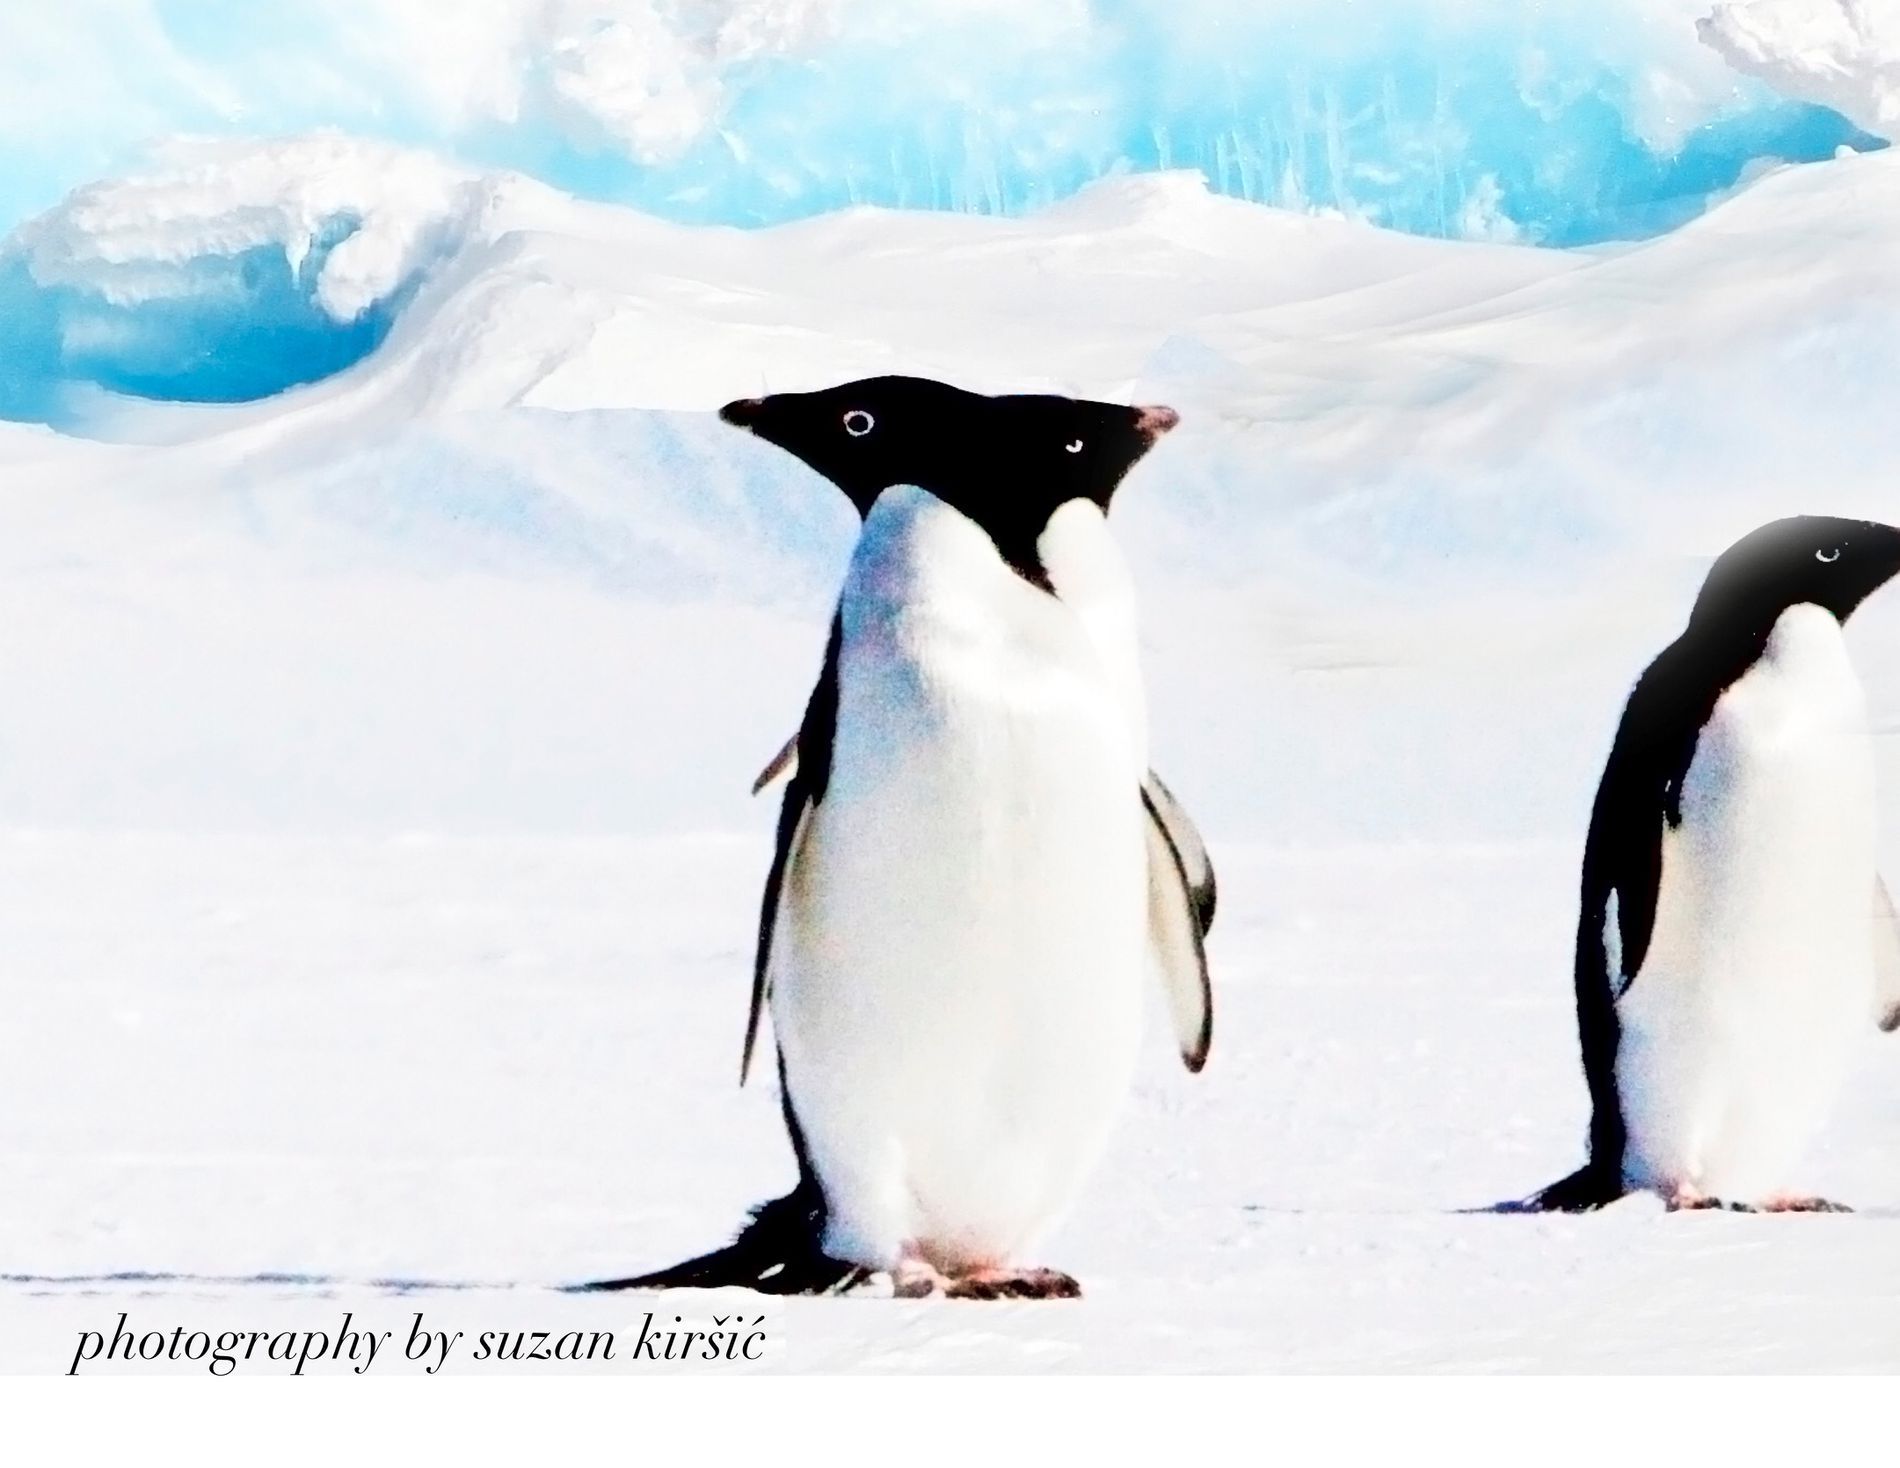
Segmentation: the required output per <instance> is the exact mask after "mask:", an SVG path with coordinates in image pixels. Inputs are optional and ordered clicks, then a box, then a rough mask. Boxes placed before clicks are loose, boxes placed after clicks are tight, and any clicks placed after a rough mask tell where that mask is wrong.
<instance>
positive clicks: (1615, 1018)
mask: <svg viewBox="0 0 1900 1468" xmlns="http://www.w3.org/2000/svg"><path fill="white" fill-rule="evenodd" d="M1896 571H1900V529H1895V528H1894V527H1892V526H1888V525H1882V524H1877V523H1873V522H1869V521H1860V520H1843V519H1834V518H1828V517H1822V516H1798V517H1795V518H1792V519H1785V520H1777V521H1775V522H1773V523H1772V524H1769V525H1764V526H1762V527H1761V528H1760V529H1758V530H1755V531H1753V532H1751V533H1750V534H1748V535H1747V536H1744V537H1743V538H1742V539H1741V540H1740V541H1738V542H1736V544H1735V545H1733V546H1731V547H1730V548H1729V549H1728V550H1727V551H1725V552H1723V554H1722V555H1721V556H1719V557H1718V558H1717V559H1716V561H1715V563H1714V565H1713V566H1712V567H1711V569H1710V571H1709V574H1708V577H1707V579H1706V580H1705V581H1704V583H1703V586H1702V589H1701V591H1700V593H1699V594H1698V595H1697V597H1696V600H1695V603H1694V606H1693V608H1692V609H1691V611H1690V614H1689V621H1688V626H1687V627H1686V628H1685V629H1684V631H1683V633H1682V635H1681V636H1680V637H1678V638H1677V639H1676V640H1675V641H1674V642H1673V643H1671V644H1670V645H1669V646H1668V647H1666V648H1665V649H1664V650H1663V651H1662V653H1661V654H1660V655H1658V656H1657V658H1656V659H1655V661H1654V662H1652V663H1651V664H1650V665H1649V667H1648V669H1647V670H1646V671H1645V672H1644V673H1643V675H1642V677H1641V678H1640V679H1639V680H1638V681H1637V683H1636V685H1635V688H1634V690H1633V691H1632V692H1631V694H1630V696H1629V700H1628V703H1627V705H1626V706H1625V708H1624V710H1623V716H1622V721H1621V723H1620V725H1619V726H1618V729H1617V732H1616V737H1615V740H1614V743H1613V745H1612V747H1611V750H1610V755H1609V760H1608V762H1607V764H1606V765H1605V768H1604V771H1603V777H1602V781H1601V783H1600V785H1599V787H1598V790H1597V796H1596V802H1595V805H1594V807H1593V809H1592V812H1591V817H1590V827H1589V834H1588V837H1587V838H1586V841H1585V845H1584V853H1583V870H1582V880H1581V902H1580V908H1579V918H1578V924H1577V942H1576V963H1575V982H1576V1003H1577V1025H1578V1033H1579V1037H1580V1040H1581V1045H1582V1057H1583V1070H1584V1076H1585V1079H1586V1081H1587V1083H1588V1087H1589V1093H1590V1100H1591V1107H1592V1113H1591V1121H1590V1134H1589V1159H1588V1161H1587V1162H1586V1163H1585V1164H1584V1166H1583V1167H1582V1168H1581V1169H1579V1170H1578V1171H1577V1172H1575V1173H1573V1174H1571V1175H1570V1176H1569V1177H1566V1178H1564V1179H1562V1180H1561V1181H1559V1182H1557V1183H1553V1184H1552V1185H1551V1186H1549V1187H1547V1188H1545V1189H1543V1190H1542V1191H1541V1192H1539V1193H1536V1194H1534V1195H1532V1196H1531V1197H1530V1198H1528V1199H1525V1200H1524V1202H1523V1203H1522V1204H1521V1205H1517V1206H1520V1207H1524V1208H1529V1209H1533V1210H1541V1209H1556V1210H1563V1211H1568V1212H1580V1211H1585V1210H1588V1209H1593V1208H1598V1207H1602V1206H1604V1205H1606V1204H1608V1203H1611V1202H1613V1201H1615V1200H1616V1199H1618V1198H1620V1197H1622V1196H1624V1195H1625V1194H1626V1193H1628V1192H1632V1191H1648V1192H1654V1193H1656V1194H1659V1195H1660V1196H1661V1197H1662V1198H1663V1199H1664V1201H1665V1202H1666V1203H1667V1205H1668V1206H1669V1207H1670V1208H1671V1209H1672V1210H1673V1209H1682V1208H1710V1207H1729V1208H1733V1209H1737V1210H1742V1211H1757V1210H1761V1211H1777V1212H1780V1211H1800V1212H1833V1211H1843V1210H1841V1208H1840V1205H1838V1204H1836V1203H1833V1202H1830V1201H1829V1200H1827V1199H1824V1198H1819V1197H1815V1196H1813V1195H1812V1194H1809V1193H1807V1192H1804V1191H1802V1190H1801V1189H1800V1188H1799V1187H1798V1186H1797V1185H1796V1183H1795V1178H1796V1176H1797V1173H1798V1169H1799V1167H1800V1164H1801V1162H1802V1158H1803V1155H1804V1153H1805V1151H1806V1149H1807V1147H1808V1145H1809V1144H1810V1142H1811V1141H1812V1140H1813V1138H1814V1136H1815V1135H1816V1134H1817V1132H1818V1131H1819V1130H1820V1128H1821V1126H1822V1124H1823V1122H1824V1121H1825V1119H1826V1116H1827V1114H1828V1112H1829V1110H1830V1109H1831V1107H1832V1105H1833V1103H1834V1102H1835V1101H1836V1099H1837V1098H1838V1095H1839V1093H1840V1091H1841V1089H1842V1086H1843V1084H1844V1083H1845V1080H1846V1077H1847V1072H1848V1069H1849V1064H1850V1058H1851V1051H1852V1049H1853V1047H1854V1044H1855V1042H1856V1040H1857V1039H1858V1036H1859V1035H1860V1033H1861V1032H1862V1029H1863V1027H1864V1026H1866V1025H1867V1024H1868V1023H1869V1022H1870V1020H1871V1021H1873V1022H1875V1023H1877V1024H1878V1025H1879V1026H1880V1027H1881V1028H1882V1029H1885V1030H1892V1029H1894V1028H1896V1027H1897V1026H1900V926H1897V925H1896V922H1895V917H1894V909H1893V903H1892V900H1891V899H1890V898H1889V896H1888V895H1887V891H1886V887H1885V885H1884V884H1883V883H1882V882H1881V880H1880V878H1879V876H1878V874H1877V873H1876V871H1875V851H1874V846H1875V831H1874V773H1873V745H1872V738H1871V734H1870V731H1869V727H1868V721H1867V712H1866V704H1865V699H1864V696H1863V694H1862V690H1861V685H1860V681H1859V679H1858V678H1857V676H1856V675H1855V672H1854V668H1853V664H1852V662H1851V661H1850V659H1849V657H1848V654H1847V646H1846V642H1845V640H1844V637H1843V627H1844V624H1845V623H1846V621H1847V619H1848V618H1849V617H1850V616H1851V615H1852V614H1853V612H1854V610H1855V608H1856V607H1858V606H1859V605H1860V604H1861V602H1862V601H1863V600H1864V599H1865V598H1866V597H1867V596H1869V595H1870V594H1871V593H1872V592H1874V591H1875V590H1877V589H1878V588H1879V587H1880V586H1881V585H1883V584H1884V583H1885V582H1886V581H1887V580H1888V579H1889V578H1890V577H1892V576H1893V575H1894V573H1895V572H1896Z"/></svg>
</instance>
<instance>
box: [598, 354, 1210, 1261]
mask: <svg viewBox="0 0 1900 1468" xmlns="http://www.w3.org/2000/svg"><path fill="white" fill-rule="evenodd" d="M725 416H726V417H727V419H728V420H729V421H737V422H740V423H742V424H743V425H744V426H746V427H749V428H750V429H751V430H752V431H753V432H755V433H758V434H759V435H760V436H762V437H765V438H767V439H769V440H770V441H772V442H774V443H777V444H780V445H781V446H783V447H786V448H787V449H789V450H791V451H792V452H794V453H796V454H798V456H799V457H801V458H803V459H804V460H805V461H806V462H807V463H809V464H811V465H812V466H813V467H815V468H817V469H819V470H820V472H822V473H825V474H826V475H827V477H829V478H831V479H832V480H833V482H834V483H837V484H838V485H839V486H840V487H841V488H843V489H844V490H845V492H846V493H847V494H850V495H851V496H852V498H853V500H854V502H857V503H858V504H859V506H860V509H861V510H862V511H863V512H864V526H863V530H862V533H861V535H860V537H859V540H858V544H857V547H856V550H855V551H854V553H853V556H852V560H851V565H850V569H849V571H848V572H847V575H846V579H845V584H844V589H843V592H842V594H841V596H840V599H839V604H838V609H837V614H836V616H835V618H834V620H833V623H832V628H831V633H830V638H829V642H828V645H827V648H826V652H825V658H824V666H823V672H822V673H821V675H820V677H819V680H818V684H817V686H816V688H815V689H814V690H813V693H812V696H811V699H810V703H809V705H808V707H807V710H806V713H805V718H804V721H803V723H802V725H801V727H800V729H799V734H798V739H797V744H798V758H797V763H796V766H795V768H793V769H792V772H791V776H790V780H789V782H788V786H787V790H786V794H785V799H784V805H783V807H782V810H781V814H780V819H779V823H778V840H777V847H776V851H775V854H774V858H773V862H772V867H771V871H770V873H769V875H768V878H767V883H766V890H765V895H764V899H763V902H762V904H761V915H760V924H759V943H758V950H757V957H756V961H755V965H754V994H753V1007H754V1013H753V1019H752V1024H751V1026H750V1028H749V1034H748V1050H749V1049H750V1044H751V1033H752V1032H755V1031H756V1026H757V1019H758V1012H759V1010H760V1009H761V1007H763V1006H764V1005H767V1004H769V1006H770V1010H771V1014H772V1020H773V1031H774V1035H775V1037H776V1040H777V1045H778V1060H779V1073H780V1081H781V1090H782V1095H783V1104H784V1112H785V1121H786V1126H787V1130H788V1131H789V1133H790V1135H791V1140H792V1145H793V1150H794V1152H795V1154H796V1156H797V1161H798V1167H799V1180H798V1183H797V1186H796V1187H795V1188H794V1189H793V1191H792V1192H791V1193H790V1194H788V1195H787V1196H786V1197H783V1198H780V1199H777V1200H775V1201H773V1202H771V1203H768V1204H766V1205H764V1206H763V1207H762V1208H760V1209H759V1210H758V1211H757V1212H756V1213H755V1214H754V1216H753V1219H752V1221H751V1223H750V1224H749V1225H748V1226H747V1227H746V1228H745V1230H744V1231H743V1232H742V1233H741V1234H740V1236H739V1237H738V1239H737V1240H735V1241H734V1242H733V1243H732V1244H731V1245H729V1246H727V1247H725V1248H723V1249H719V1250H715V1251H714V1252H713V1253H711V1254H708V1255H705V1256H702V1257H701V1258H698V1259H694V1260H689V1261H687V1262H686V1263H685V1264H681V1265H677V1266H675V1267H673V1268H671V1269H667V1270H662V1271H660V1272H658V1273H656V1274H651V1275H645V1276H641V1277H638V1278H635V1279H630V1280H622V1281H615V1282H612V1285H611V1286H609V1287H619V1288H666V1287H681V1286H691V1287H702V1288H711V1287H717V1286H722V1285H744V1286H749V1287H751V1288H754V1289H760V1290H765V1291H770V1292H774V1293H813V1292H822V1291H826V1290H834V1289H839V1288H844V1287H848V1286H850V1285H852V1284H854V1283H857V1282H859V1281H861V1280H863V1279H866V1278H868V1277H869V1276H870V1275H872V1274H873V1273H878V1272H882V1273H888V1274H889V1275H890V1276H891V1279H892V1282H893V1287H894V1292H895V1293H897V1294H899V1295H904V1296H922V1295H933V1294H942V1295H948V1296H952V1297H963V1298H997V1297H1061V1296H1071V1295H1074V1294H1077V1293H1079V1289H1078V1287H1077V1285H1076V1283H1075V1281H1074V1280H1073V1279H1072V1278H1071V1277H1069V1276H1068V1275H1066V1274H1062V1273H1059V1272H1057V1271H1054V1270H1049V1269H1042V1268H1036V1267H1033V1266H1030V1265H1028V1264H1026V1263H1025V1260H1026V1259H1027V1257H1028V1256H1029V1255H1030V1252H1031V1251H1032V1250H1033V1249H1034V1248H1035V1246H1036V1245H1037V1244H1038V1242H1039V1241H1040V1240H1041V1239H1042V1238H1043V1237H1045V1236H1046V1234H1047V1233H1048V1232H1049V1230H1050V1229H1051V1228H1052V1227H1053V1226H1054V1224H1055V1223H1056V1222H1057V1221H1058V1220H1059V1219H1060V1218H1061V1217H1062V1215H1063V1214H1064V1212H1065V1211H1066V1210H1067V1208H1068V1206H1069V1204H1070V1203H1071V1202H1072V1200H1073V1199H1074V1197H1075V1195H1076V1193H1077V1191H1078V1190H1079V1189H1080V1187H1081V1185H1082V1183H1083V1182H1084V1180H1085V1179H1086V1178H1087V1176H1088V1174H1089V1173H1090V1171H1091V1170H1092V1168H1093V1166H1094V1164H1095V1162H1096V1160H1097V1159H1098V1157H1099V1155H1100V1153H1101V1151H1102V1149H1103V1147H1104V1145H1105V1144H1106V1141H1107V1138H1108V1135H1109V1132H1110V1129H1111V1126H1112V1124H1113V1121H1114V1119H1115V1116H1116V1114H1117V1112H1118V1111H1119V1109H1120V1106H1121V1103H1122V1102H1123V1100H1124V1098H1125V1096H1126V1094H1127V1092H1128V1090H1129V1088H1130V1085H1131V1083H1132V1079H1133V1073H1134V1066H1135V1062H1136V1056H1137V1050H1138V1046H1139V1038H1140V1032H1141V1016H1142V1010H1143V999H1144V993H1145V984H1146V983H1147V982H1148V978H1149V975H1150V974H1151V973H1152V972H1154V971H1155V970H1157V969H1158V970H1159V973H1160V976H1161V979H1162V981H1163V983H1164V985H1165V987H1166V991H1167V995H1168V1000H1169V1008H1170V1011H1171V1014H1172V1016H1173V1019H1174V1023H1175V1029H1176V1036H1177V1040H1178V1041H1179V1044H1180V1049H1181V1053H1182V1057H1183V1059H1184V1061H1185V1062H1186V1064H1187V1065H1188V1067H1189V1069H1191V1070H1198V1069H1200V1067H1201V1065H1202V1064H1203V1063H1204V1062H1205V1059H1206V1056H1207V1049H1208V1043H1209V1038H1210V1035H1211V1023H1212V1017H1211V998H1210V991H1209V984H1208V977H1207V967H1206V959H1205V954H1204V951H1203V948H1202V942H1201V937H1202V933H1203V931H1204V926H1205V917H1204V915H1203V907H1204V905H1206V904H1207V903H1208V902H1209V901H1211V890H1210V892H1209V893H1208V895H1207V897H1205V898H1204V897H1203V896H1202V895H1201V894H1200V893H1199V891H1198V890H1197V885H1196V875H1195V873H1194V872H1193V870H1192V869H1191V865H1190V863H1191V860H1192V859H1191V858H1189V857H1184V855H1183V853H1182V850H1181V841H1180V838H1179V837H1178V836H1177V835H1176V833H1175V831H1174V830H1173V829H1172V828H1171V826H1170V824H1169V822H1170V818H1171V816H1172V814H1173V812H1172V811H1171V810H1164V809H1162V808H1161V804H1160V802H1158V801H1157V800H1156V798H1155V796H1154V795H1153V793H1152V792H1151V791H1150V790H1149V789H1147V788H1144V786H1145V782H1146V779H1147V731H1146V716H1145V711H1144V707H1143V700H1142V696H1141V683H1140V676H1139V670H1138V667H1137V666H1136V660H1135V655H1134V638H1133V633H1132V621H1130V622H1129V625H1128V626H1127V627H1126V628H1125V629H1124V628H1122V627H1119V626H1114V625H1111V624H1112V623H1113V622H1114V621H1115V619H1117V618H1128V617H1131V616H1132V605H1133V602H1132V596H1131V595H1130V594H1129V593H1128V590H1127V573H1126V570H1125V568H1124V566H1123V565H1122V562H1121V558H1120V554H1119V552H1118V550H1117V549H1116V547H1115V545H1114V543H1113V541H1112V539H1111V538H1110V536H1109V533H1108V529H1107V525H1106V522H1105V518H1104V517H1105V513H1106V511H1107V509H1108V506H1109V503H1110V500H1111V497H1112V496H1113V494H1114V492H1115V489H1116V487H1117V486H1118V485H1119V484H1120V482H1121V480H1122V478H1123V476H1124V475H1125V474H1126V473H1127V471H1128V470H1129V469H1130V468H1131V467H1132V466H1133V465H1134V464H1135V463H1136V462H1137V461H1138V460H1139V459H1140V458H1141V457H1142V455H1143V454H1145V453H1146V452H1147V451H1148V449H1149V448H1150V447H1151V446H1152V445H1153V444H1154V443H1155V441H1156V440H1157V439H1158V438H1159V437H1160V436H1161V435H1162V434H1164V433H1165V432H1167V431H1168V430H1169V429H1170V428H1172V427H1173V426H1174V423H1175V421H1176V419H1175V415H1174V413H1173V412H1172V410H1169V409H1165V408H1140V407H1125V406H1119V405H1114V404H1106V403H1085V402H1076V401H1073V400H1070V399H1066V398H1059V397H1005V398H990V397H984V396H981V395H978V394H973V393H964V392H961V391H959V390H957V389H955V388H950V387H946V386H944V385H942V384H937V383H930V382H925V381H922V380H920V379H909V378H885V379H874V380H872V381H871V382H867V383H860V384H850V385H848V386H847V387H846V388H840V389H833V390H831V391H830V392H828V393H820V394H798V395H785V396H784V397H780V398H768V399H764V400H749V401H747V402H745V403H738V404H733V405H730V406H729V407H728V408H727V409H726V410H725ZM855 453H861V454H862V460H863V463H864V464H865V465H866V466H867V467H866V468H865V469H864V470H863V471H862V472H860V471H859V470H858V469H857V468H856V467H855V464H854V457H853V456H854V454H855ZM1124 634H1125V636H1124ZM1168 805H1169V806H1172V802H1168ZM1188 830H1189V831H1190V832H1191V827H1190V828H1188ZM1203 859H1204V854H1203Z"/></svg>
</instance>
